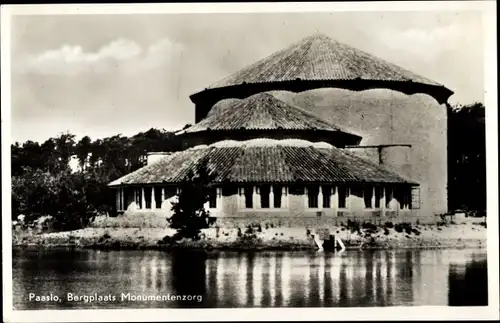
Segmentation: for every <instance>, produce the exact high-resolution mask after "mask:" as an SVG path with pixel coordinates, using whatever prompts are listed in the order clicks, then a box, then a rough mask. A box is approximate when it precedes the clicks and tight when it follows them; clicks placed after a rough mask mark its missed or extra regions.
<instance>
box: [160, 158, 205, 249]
mask: <svg viewBox="0 0 500 323" xmlns="http://www.w3.org/2000/svg"><path fill="white" fill-rule="evenodd" d="M214 176H215V174H214V173H213V172H212V173H211V172H209V170H208V160H203V161H201V162H200V164H199V166H198V167H197V170H196V173H194V172H192V171H191V172H189V174H188V175H187V178H186V181H184V183H183V184H181V185H180V193H179V198H178V201H177V202H174V203H173V205H172V211H173V214H172V216H171V217H170V218H169V219H168V221H169V223H170V226H171V227H172V228H173V229H177V233H176V237H177V238H188V239H193V240H199V238H200V232H201V229H204V228H208V227H210V225H211V224H213V223H214V219H215V218H210V212H209V211H208V210H206V209H205V203H206V202H207V201H208V200H209V198H210V192H211V189H212V187H211V183H212V182H213V179H214Z"/></svg>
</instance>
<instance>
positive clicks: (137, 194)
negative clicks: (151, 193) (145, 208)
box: [134, 189, 142, 208]
mask: <svg viewBox="0 0 500 323" xmlns="http://www.w3.org/2000/svg"><path fill="white" fill-rule="evenodd" d="M134 194H135V204H137V206H139V208H142V198H141V190H140V189H135V190H134Z"/></svg>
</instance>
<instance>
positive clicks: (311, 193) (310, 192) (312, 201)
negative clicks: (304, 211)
mask: <svg viewBox="0 0 500 323" xmlns="http://www.w3.org/2000/svg"><path fill="white" fill-rule="evenodd" d="M318 193H319V187H318V186H310V187H308V188H307V204H308V207H309V208H310V209H316V208H318Z"/></svg>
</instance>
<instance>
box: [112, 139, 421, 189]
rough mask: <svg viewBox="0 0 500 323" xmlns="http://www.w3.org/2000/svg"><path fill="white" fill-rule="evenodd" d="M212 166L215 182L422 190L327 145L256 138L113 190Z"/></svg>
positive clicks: (164, 161) (178, 160) (164, 162)
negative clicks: (388, 186)
mask: <svg viewBox="0 0 500 323" xmlns="http://www.w3.org/2000/svg"><path fill="white" fill-rule="evenodd" d="M203 161H207V162H208V165H207V166H208V169H209V171H210V172H212V173H213V174H215V179H214V182H215V183H266V182H267V183H297V182H308V183H392V184H411V185H418V184H416V183H415V182H413V181H412V180H410V179H407V178H405V177H403V176H401V175H399V174H397V173H394V172H393V171H391V170H389V169H386V168H384V167H382V166H380V165H377V164H375V163H373V162H371V161H369V160H367V159H363V158H361V157H358V156H356V155H354V154H351V153H349V152H347V151H345V150H343V149H339V148H336V147H334V146H332V145H328V144H326V143H312V142H307V141H303V140H270V139H255V140H249V141H243V142H238V141H234V142H233V141H228V143H227V144H224V143H217V144H213V145H210V146H200V147H193V148H190V149H187V150H184V151H181V152H175V153H172V154H170V155H166V156H165V157H163V158H161V159H159V160H158V161H156V162H154V163H152V164H149V165H147V166H145V167H143V168H140V169H138V170H136V171H135V172H132V173H130V174H127V175H125V176H124V177H122V178H119V179H117V180H115V181H113V182H111V183H110V184H109V186H121V185H136V184H162V183H165V184H175V183H181V182H183V181H186V180H187V176H188V174H189V172H190V171H192V172H194V173H196V170H197V169H198V167H199V165H200V164H201V163H202V162H203Z"/></svg>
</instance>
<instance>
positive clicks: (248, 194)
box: [245, 186, 253, 209]
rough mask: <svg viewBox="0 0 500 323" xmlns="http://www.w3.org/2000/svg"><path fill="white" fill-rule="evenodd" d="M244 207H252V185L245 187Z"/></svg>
mask: <svg viewBox="0 0 500 323" xmlns="http://www.w3.org/2000/svg"><path fill="white" fill-rule="evenodd" d="M245 208H247V209H251V208H253V187H252V186H247V187H245Z"/></svg>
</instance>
